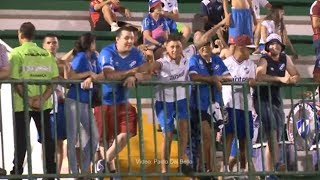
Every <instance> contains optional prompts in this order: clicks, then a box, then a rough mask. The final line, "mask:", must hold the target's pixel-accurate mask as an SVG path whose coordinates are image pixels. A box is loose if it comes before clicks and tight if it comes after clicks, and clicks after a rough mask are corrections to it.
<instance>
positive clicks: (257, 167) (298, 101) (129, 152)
mask: <svg viewBox="0 0 320 180" xmlns="http://www.w3.org/2000/svg"><path fill="white" fill-rule="evenodd" d="M0 83H1V84H2V87H3V88H2V90H1V91H2V92H1V102H2V103H1V113H2V116H1V117H2V118H1V126H0V131H1V132H2V133H1V136H0V140H1V151H0V152H1V157H0V158H1V160H2V166H3V168H5V169H7V170H11V167H12V159H13V148H14V147H16V145H17V143H19V142H20V140H21V139H20V140H19V138H21V137H16V136H15V133H16V132H15V131H11V130H12V129H13V126H14V125H15V124H16V123H19V122H17V121H15V120H14V113H13V111H12V109H13V105H12V103H11V101H10V99H12V98H14V97H13V95H12V93H11V92H12V88H13V86H14V85H17V84H20V85H23V86H24V87H27V86H28V85H31V84H37V85H40V84H41V85H48V84H50V85H53V84H60V85H63V86H65V87H68V86H69V85H70V84H71V83H74V84H79V83H81V82H80V81H70V80H53V81H31V80H5V81H1V82H0ZM104 83H109V84H110V83H111V84H114V85H115V86H117V85H121V82H109V81H101V82H97V84H104ZM12 85H13V86H12ZM202 85H203V84H200V83H192V82H175V83H164V82H157V81H149V82H141V83H139V84H138V85H137V86H136V87H135V88H134V91H130V93H131V95H130V97H131V99H130V102H134V103H133V105H134V107H135V109H136V112H137V124H138V127H137V131H138V133H137V135H136V136H135V137H134V138H135V139H136V140H135V142H138V144H131V143H128V145H127V146H126V147H125V148H124V152H125V155H122V156H121V158H119V155H118V156H117V158H116V167H117V169H118V171H119V172H118V173H116V174H111V173H110V172H108V171H106V172H105V173H103V174H101V173H97V172H96V171H95V168H94V164H95V162H92V173H87V172H80V173H77V174H71V172H70V169H69V168H68V167H67V171H66V172H63V173H57V174H47V173H43V172H46V170H45V169H46V166H45V161H44V158H41V157H45V155H44V154H45V153H46V151H44V150H42V151H40V152H39V153H40V154H36V156H38V157H40V159H38V161H34V159H33V158H32V156H34V154H33V153H34V152H33V149H32V145H33V144H34V142H31V141H32V136H33V135H32V134H34V133H35V131H36V130H35V129H33V130H32V129H31V130H30V126H29V125H27V126H26V127H27V130H26V134H25V135H26V137H27V158H26V160H25V161H26V163H27V165H26V166H25V168H26V169H28V170H27V171H26V170H25V171H24V174H23V175H18V174H15V175H6V176H2V177H0V178H9V179H11V178H28V179H30V178H31V179H33V178H53V177H54V178H71V177H86V178H94V177H110V176H120V177H137V178H139V179H140V178H142V179H144V178H148V177H159V176H167V177H169V176H170V177H182V176H184V174H183V173H182V171H181V169H179V165H180V163H181V162H180V161H181V159H183V161H187V159H186V158H183V157H182V155H181V152H182V150H181V149H179V147H180V144H179V139H180V133H179V131H178V132H177V133H176V136H175V140H176V141H177V142H176V144H174V145H173V146H172V149H175V150H172V151H173V154H174V155H172V156H171V158H172V159H171V161H170V162H168V166H169V167H170V166H171V170H170V172H168V173H166V174H162V173H161V172H160V170H159V167H160V164H161V163H162V162H160V155H159V152H160V147H159V141H160V142H161V141H162V138H161V136H162V133H161V132H158V131H159V129H158V123H157V118H156V114H155V110H154V103H155V101H156V99H155V98H154V96H152V97H151V98H148V102H149V103H150V104H149V105H148V106H146V105H145V102H146V99H145V98H142V96H141V94H143V93H144V89H145V88H144V87H146V86H149V87H152V88H151V94H154V93H155V92H156V91H157V90H158V91H162V90H163V88H172V90H173V91H174V92H175V93H174V94H175V97H174V98H175V99H176V98H177V92H176V89H177V88H178V87H179V88H181V87H183V88H184V89H185V93H186V97H187V102H188V103H189V102H190V101H191V100H190V93H191V91H190V90H191V89H192V87H193V88H195V89H199V88H200V87H201V86H202ZM272 85H275V84H267V83H257V84H256V86H257V87H259V86H267V87H271V86H272ZM277 86H283V85H280V84H277ZM39 87H41V88H40V89H39V91H40V92H44V87H43V86H39ZM99 87H101V86H99ZM155 87H158V88H160V89H157V90H156V89H155ZM224 87H231V88H232V89H233V91H234V92H235V93H236V92H237V93H239V92H240V93H243V95H247V94H250V91H251V89H250V87H249V85H248V83H247V82H241V83H225V84H224ZM285 87H286V88H288V89H290V91H289V92H288V91H286V93H289V94H286V97H289V98H290V105H287V106H289V107H290V112H289V113H288V114H286V116H284V119H283V122H282V123H283V125H284V128H283V131H282V132H283V133H281V139H280V141H279V147H280V148H279V155H280V159H279V161H280V162H282V163H284V164H285V169H284V171H282V172H279V171H266V169H265V168H266V165H265V163H266V159H265V155H264V154H265V148H266V139H265V133H264V131H263V128H262V127H263V126H264V124H263V123H262V122H261V120H260V118H259V115H258V116H256V117H255V119H254V121H253V127H254V135H253V137H254V138H253V139H250V138H248V137H249V136H246V137H247V138H246V140H247V141H248V142H250V143H248V145H247V148H248V149H252V151H247V152H246V158H247V162H248V164H247V165H246V170H245V171H244V172H243V171H240V167H239V160H240V159H239V158H240V157H239V153H237V155H236V157H235V158H236V160H237V161H236V166H235V167H234V168H233V171H232V172H226V171H223V169H224V168H223V166H222V165H221V163H222V162H223V161H227V159H224V157H223V155H224V153H225V152H226V141H225V140H226V134H225V133H224V131H223V129H224V124H225V123H227V122H225V121H226V119H225V117H226V116H224V113H223V112H222V116H221V117H222V120H223V122H224V123H221V124H220V125H221V126H219V128H220V129H215V128H213V129H212V131H211V134H212V137H213V138H212V139H209V140H207V141H205V142H204V141H202V140H201V143H200V147H199V152H200V155H199V158H200V159H201V158H203V157H202V155H201V154H202V153H203V145H204V143H212V145H213V152H216V155H215V156H214V161H215V162H216V164H215V165H216V167H217V172H206V171H204V170H199V171H198V172H194V173H193V174H192V175H193V176H195V177H201V176H215V177H218V176H223V177H230V176H248V178H250V179H254V178H256V177H257V176H260V177H264V176H266V175H270V174H274V175H277V176H279V177H280V179H281V178H284V179H288V178H289V179H290V178H291V177H295V176H308V177H309V176H312V177H316V176H318V175H319V172H320V171H319V168H318V164H319V162H320V158H319V157H320V151H319V149H320V148H319V146H320V144H319V143H318V142H319V139H320V138H319V128H320V126H319V125H320V108H319V107H320V105H319V97H318V96H319V95H318V94H317V93H314V92H317V87H318V84H316V83H312V82H308V83H299V84H296V85H285ZM161 88H162V90H161ZM268 89H269V92H268V94H269V97H270V98H269V102H271V99H272V94H271V91H270V88H268ZM198 92H199V91H198ZM116 93H117V92H115V91H113V92H112V94H113V95H115V94H116ZM132 93H134V94H132ZM222 93H224V91H222ZM235 93H233V94H232V95H231V96H232V98H233V96H235ZM294 94H295V95H294ZM23 96H24V100H25V101H24V110H25V113H24V115H25V122H26V124H29V123H28V119H29V117H30V113H28V112H29V111H30V110H29V111H28V109H29V107H28V103H26V102H27V97H28V91H24V93H23ZM53 96H55V95H53ZM212 96H213V95H212V94H211V93H210V94H209V97H212ZM258 96H261V97H263V96H265V94H260V92H259V91H258ZM244 97H247V96H244ZM54 98H55V97H54ZM78 98H80V97H79V95H78ZM101 98H103V97H101ZM196 101H198V102H200V101H201V100H200V95H197V100H196ZM210 102H211V104H212V103H213V102H212V100H210ZM242 103H243V106H244V111H245V112H248V111H249V109H248V104H249V103H250V102H249V100H248V99H247V98H244V99H243V102H242ZM55 105H56V102H53V106H55ZM91 106H92V104H91V103H89V108H88V109H80V108H79V107H80V106H79V107H78V105H77V108H76V110H77V114H78V115H80V114H81V112H82V111H88V112H89V113H93V110H92V109H91ZM126 106H127V107H126V108H127V109H128V108H129V106H128V105H126ZM64 108H65V109H66V107H64ZM224 108H225V107H224V106H221V109H224ZM265 109H266V107H259V109H258V110H257V109H256V112H257V113H258V114H260V113H261V111H264V110H265ZM116 111H117V110H116V108H115V110H114V112H116ZM164 111H166V109H165V110H164ZM40 112H41V113H40V114H41V126H42V130H41V132H40V133H41V134H42V136H41V135H36V141H39V142H41V141H42V142H43V141H44V136H43V134H44V133H45V132H44V130H43V126H44V117H43V115H44V112H43V111H42V110H41V111H40ZM214 112H215V109H211V110H210V113H214ZM64 113H65V115H66V116H67V114H68V113H69V112H68V111H65V112H64ZM101 113H102V114H104V112H103V111H102V112H101ZM126 113H128V111H127V112H126ZM191 113H192V112H191V111H190V110H188V116H189V117H190V118H191V116H192V115H193V114H191ZM233 113H235V112H234V111H233ZM270 113H272V111H271V112H270ZM145 114H147V116H145ZM165 114H166V113H165ZM109 115H110V116H111V114H109ZM91 117H92V116H90V122H91V123H95V121H94V119H93V118H92V119H91ZM10 118H11V120H10ZM78 118H79V117H78ZM199 118H200V119H201V115H199ZM56 120H57V117H56V116H54V121H53V124H52V125H53V127H54V128H53V129H54V132H56V131H57V129H56V128H57V124H56V122H57V121H56ZM116 120H117V118H115V117H114V121H116ZM128 120H129V117H128V114H127V115H126V121H127V122H128ZM245 120H246V122H245V127H246V128H245V134H246V135H248V134H249V128H248V127H249V116H248V115H247V113H245ZM232 121H234V120H233V119H228V122H232ZM210 122H211V126H212V127H214V126H215V123H217V121H216V119H215V116H211V121H210ZM190 123H192V121H189V128H190V125H191V124H190ZM234 123H237V122H236V121H235V122H234ZM102 124H103V127H106V124H105V123H102ZM91 125H92V124H91ZM200 126H201V125H200ZM177 128H178V127H177ZM10 129H11V130H10ZM66 129H67V134H68V130H69V129H70V127H68V125H67V128H66ZM76 129H77V130H78V133H79V134H77V136H78V138H79V139H81V140H80V141H79V143H80V145H79V147H82V146H83V143H87V141H88V132H87V134H86V135H87V136H85V135H83V134H81V133H83V131H82V130H81V123H80V122H79V121H77V127H76ZM113 129H115V130H118V129H119V127H117V125H116V124H115V127H113ZM200 129H202V128H200ZM221 129H222V130H221ZM220 130H221V135H222V140H221V141H219V142H217V141H216V136H217V135H216V133H217V132H218V131H220ZM234 130H235V132H236V131H237V129H234ZM186 131H187V132H189V134H188V139H189V142H190V141H192V139H191V134H190V129H188V130H186ZM107 133H109V132H108V128H104V129H103V133H102V134H103V137H105V135H106V134H107ZM53 134H54V136H53V137H52V138H53V139H54V142H55V144H56V143H57V135H56V133H53ZM111 134H113V135H115V132H111ZM235 134H236V133H235ZM200 135H202V130H200ZM41 138H42V139H41ZM134 138H131V139H130V137H129V136H128V135H127V136H126V139H127V141H129V142H130V141H132V139H134ZM146 138H149V139H151V140H152V141H148V142H147V144H146V142H145V139H146ZM150 142H152V143H150ZM253 142H254V143H253ZM190 143H192V142H190ZM101 144H102V145H103V146H104V147H108V146H109V143H108V142H107V141H106V139H105V138H102V139H101ZM237 146H238V145H237V143H236V147H237ZM42 147H43V148H45V145H44V144H42ZM117 148H118V145H117V140H116V149H117ZM96 149H97V147H92V146H91V147H90V152H91V154H94V153H95V152H96ZM82 151H83V150H81V148H80V153H82ZM41 153H42V154H43V155H41ZM69 153H70V152H69ZM32 154H33V155H32ZM103 154H104V156H106V153H103ZM133 154H135V155H133ZM147 154H149V155H147ZM68 155H70V154H68ZM121 159H122V160H121ZM39 160H40V162H39ZM125 161H127V162H126V164H125V165H124V162H125ZM188 162H192V161H191V160H190V161H188ZM200 162H201V161H200ZM40 164H42V166H41V165H40ZM200 164H201V163H200ZM39 166H40V167H42V168H43V169H44V170H43V171H42V172H41V171H40V172H34V168H35V167H38V168H39ZM64 166H68V163H65V164H64ZM200 166H202V167H205V164H204V163H203V161H202V164H201V165H200ZM80 167H81V163H80ZM219 169H221V170H222V172H219Z"/></svg>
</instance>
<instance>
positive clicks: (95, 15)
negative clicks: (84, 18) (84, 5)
mask: <svg viewBox="0 0 320 180" xmlns="http://www.w3.org/2000/svg"><path fill="white" fill-rule="evenodd" d="M96 4H100V1H99V0H92V1H91V2H90V5H89V12H90V17H91V20H92V22H93V25H94V26H96V23H97V21H98V20H99V17H100V13H99V10H98V11H96V10H95V9H94V6H95V5H96Z"/></svg>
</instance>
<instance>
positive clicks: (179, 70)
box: [156, 45, 196, 102]
mask: <svg viewBox="0 0 320 180" xmlns="http://www.w3.org/2000/svg"><path fill="white" fill-rule="evenodd" d="M195 54H196V48H195V46H194V45H190V46H188V47H187V48H186V49H184V50H183V57H182V59H181V60H180V63H179V64H176V62H175V61H174V60H171V59H170V58H169V57H168V56H167V55H166V54H165V55H164V56H163V58H160V59H158V60H157V61H158V62H160V63H161V71H160V72H159V74H158V79H159V81H162V82H172V81H187V80H188V69H189V60H190V58H191V57H192V56H193V55H195ZM175 89H176V100H181V99H184V98H186V92H187V90H189V88H188V87H187V86H185V87H183V86H177V87H176V88H173V87H169V88H165V87H164V86H163V85H161V86H157V92H156V100H157V101H165V102H174V101H175V93H174V90H175Z"/></svg>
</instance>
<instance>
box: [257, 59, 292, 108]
mask: <svg viewBox="0 0 320 180" xmlns="http://www.w3.org/2000/svg"><path fill="white" fill-rule="evenodd" d="M262 58H265V59H266V61H267V73H266V74H267V75H270V76H277V77H284V76H285V73H286V67H287V56H286V54H284V53H281V54H280V57H279V61H274V60H273V59H272V58H271V57H270V56H268V55H264V56H263V57H262ZM268 89H269V88H268V86H260V100H261V101H269V92H268ZM270 91H271V100H272V104H276V105H279V104H281V101H282V98H281V94H280V86H277V85H273V86H270ZM257 96H258V89H257V87H256V88H255V89H254V93H253V97H254V98H255V99H257Z"/></svg>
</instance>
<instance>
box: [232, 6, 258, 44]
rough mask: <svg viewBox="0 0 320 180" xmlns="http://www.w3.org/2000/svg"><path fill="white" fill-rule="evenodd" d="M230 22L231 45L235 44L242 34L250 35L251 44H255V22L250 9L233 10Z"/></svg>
mask: <svg viewBox="0 0 320 180" xmlns="http://www.w3.org/2000/svg"><path fill="white" fill-rule="evenodd" d="M230 21H231V23H230V26H229V44H234V43H235V38H237V37H238V36H240V35H242V34H246V35H248V36H249V37H250V39H251V43H252V44H253V31H252V25H253V21H252V14H251V11H250V9H234V8H231V20H230ZM248 45H249V44H248Z"/></svg>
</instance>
